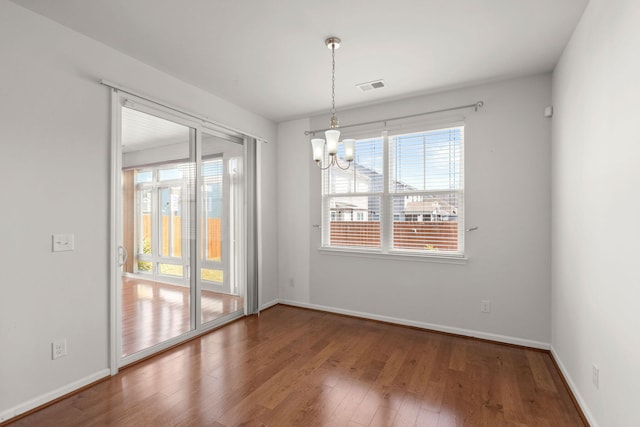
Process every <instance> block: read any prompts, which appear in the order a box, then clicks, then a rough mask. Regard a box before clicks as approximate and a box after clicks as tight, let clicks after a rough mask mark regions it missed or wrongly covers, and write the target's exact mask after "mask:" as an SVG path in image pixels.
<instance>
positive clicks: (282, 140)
mask: <svg viewBox="0 0 640 427" xmlns="http://www.w3.org/2000/svg"><path fill="white" fill-rule="evenodd" d="M310 125H311V124H310V121H309V119H300V120H295V121H290V122H286V123H281V124H279V125H278V213H279V218H278V250H279V253H278V262H279V264H278V278H279V285H280V286H279V297H280V298H282V299H287V300H294V301H299V302H305V303H307V302H309V269H310V266H309V238H310V231H309V230H311V215H310V212H309V208H310V193H309V177H310V175H309V167H311V166H313V167H315V165H313V161H312V160H311V148H310V145H309V138H308V137H306V136H305V135H304V132H305V131H307V130H309V129H310V128H309V126H310Z"/></svg>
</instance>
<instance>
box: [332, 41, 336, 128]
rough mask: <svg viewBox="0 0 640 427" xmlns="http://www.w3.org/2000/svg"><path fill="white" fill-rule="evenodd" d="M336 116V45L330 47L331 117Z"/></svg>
mask: <svg viewBox="0 0 640 427" xmlns="http://www.w3.org/2000/svg"><path fill="white" fill-rule="evenodd" d="M335 114H336V45H335V44H333V45H331V115H334V116H335Z"/></svg>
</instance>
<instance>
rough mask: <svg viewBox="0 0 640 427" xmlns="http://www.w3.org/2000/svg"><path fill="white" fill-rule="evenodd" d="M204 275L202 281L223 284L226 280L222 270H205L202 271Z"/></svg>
mask: <svg viewBox="0 0 640 427" xmlns="http://www.w3.org/2000/svg"><path fill="white" fill-rule="evenodd" d="M200 273H201V275H202V280H206V281H207V282H218V283H222V282H223V279H224V271H222V270H214V269H212V268H203V269H201V270H200Z"/></svg>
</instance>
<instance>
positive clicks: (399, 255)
mask: <svg viewBox="0 0 640 427" xmlns="http://www.w3.org/2000/svg"><path fill="white" fill-rule="evenodd" d="M318 252H320V253H322V254H326V255H341V256H353V257H361V258H372V259H378V260H380V259H385V260H389V261H392V260H393V261H395V260H397V261H414V262H416V261H417V262H435V263H441V264H460V265H464V264H466V263H467V261H468V260H469V259H468V258H466V257H465V256H447V255H435V254H434V255H431V254H422V253H413V252H403V251H393V252H389V253H382V252H381V251H379V250H375V249H373V250H367V249H350V248H328V247H320V248H318Z"/></svg>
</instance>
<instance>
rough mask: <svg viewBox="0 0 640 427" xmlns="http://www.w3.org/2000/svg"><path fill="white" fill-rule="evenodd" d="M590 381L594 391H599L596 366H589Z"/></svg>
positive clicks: (598, 376)
mask: <svg viewBox="0 0 640 427" xmlns="http://www.w3.org/2000/svg"><path fill="white" fill-rule="evenodd" d="M591 380H592V381H593V385H594V386H595V387H596V390H599V389H600V369H598V367H597V366H596V365H592V366H591Z"/></svg>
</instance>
